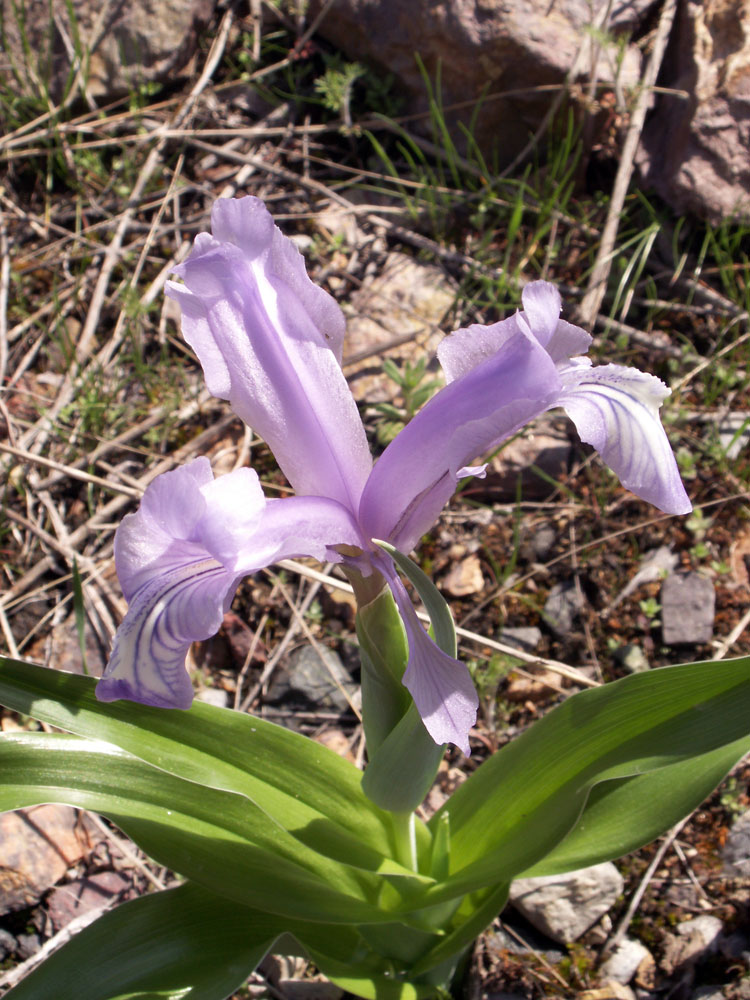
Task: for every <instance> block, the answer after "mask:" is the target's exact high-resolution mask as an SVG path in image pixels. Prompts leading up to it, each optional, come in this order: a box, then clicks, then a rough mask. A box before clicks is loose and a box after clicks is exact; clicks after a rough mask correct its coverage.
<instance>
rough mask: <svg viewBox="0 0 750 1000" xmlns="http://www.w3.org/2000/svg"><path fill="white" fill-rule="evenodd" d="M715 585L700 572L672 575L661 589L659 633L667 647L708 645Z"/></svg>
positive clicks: (712, 619) (711, 632)
mask: <svg viewBox="0 0 750 1000" xmlns="http://www.w3.org/2000/svg"><path fill="white" fill-rule="evenodd" d="M714 605H715V595H714V585H713V583H712V581H711V580H709V579H708V578H707V577H705V576H701V575H700V574H699V573H672V574H670V575H669V576H668V577H667V578H666V580H665V581H664V583H663V584H662V587H661V608H662V612H661V634H662V639H663V640H664V643H665V644H666V645H667V646H684V645H697V644H699V643H706V642H710V641H711V638H712V636H713V628H714Z"/></svg>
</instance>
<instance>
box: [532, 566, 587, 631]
mask: <svg viewBox="0 0 750 1000" xmlns="http://www.w3.org/2000/svg"><path fill="white" fill-rule="evenodd" d="M584 607H585V600H584V598H583V595H582V594H581V592H580V590H579V588H578V587H576V585H575V581H573V580H564V581H562V582H561V583H556V584H555V585H554V587H552V589H551V590H550V592H549V595H548V597H547V600H546V602H545V605H544V610H543V611H542V617H543V618H544V620H545V622H546V623H547V625H549V627H550V628H551V629H552V631H553V632H554V633H555V635H556V636H558V638H564V637H565V636H566V635H567V634H568V633H569V632H571V631H572V629H573V623H574V622H575V621H576V619H577V618H578V617H579V615H580V613H581V611H583V609H584Z"/></svg>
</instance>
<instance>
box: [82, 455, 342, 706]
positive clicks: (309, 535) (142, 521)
mask: <svg viewBox="0 0 750 1000" xmlns="http://www.w3.org/2000/svg"><path fill="white" fill-rule="evenodd" d="M336 545H348V546H357V545H361V535H360V533H359V530H358V528H357V525H356V524H355V523H354V521H353V519H352V517H351V514H350V513H349V512H348V510H347V509H346V508H344V507H342V506H341V504H339V503H337V502H336V501H334V500H330V499H328V498H326V497H289V498H285V499H283V500H271V501H268V502H266V499H265V497H264V496H263V491H262V489H261V486H260V483H259V481H258V477H257V475H256V474H255V473H254V472H253V471H252V470H251V469H237V470H236V471H235V472H231V473H229V474H228V475H226V476H221V477H220V478H219V479H214V478H213V474H212V472H211V467H210V464H209V462H208V459H206V458H199V459H196V460H195V461H194V462H191V463H190V464H189V465H186V466H183V467H182V468H180V469H176V470H174V471H173V472H167V473H165V474H164V475H162V476H159V477H158V478H157V479H155V480H154V482H153V483H151V485H150V486H149V487H148V489H147V490H146V493H145V494H144V497H143V501H142V503H141V506H140V508H139V509H138V511H136V513H134V514H129V515H128V516H127V517H126V518H125V519H124V520H123V522H122V524H121V525H120V527H119V528H118V531H117V535H116V537H115V564H116V566H117V572H118V575H119V577H120V580H121V581H122V583H123V589H124V591H125V593H126V596H127V598H128V603H129V607H128V612H127V614H126V616H125V619H124V621H123V623H122V625H121V626H120V628H119V629H118V630H117V633H116V635H115V638H114V642H113V646H112V655H111V657H110V661H109V663H108V665H107V669H106V670H105V672H104V675H103V677H102V679H101V680H100V681H99V684H98V685H97V691H96V693H97V697H98V698H99V699H100V700H101V701H113V700H116V699H118V698H129V699H130V700H132V701H139V702H142V703H144V704H147V705H157V706H160V707H165V708H189V707H190V704H191V702H192V698H193V691H192V684H191V683H190V678H189V677H188V675H187V672H186V670H185V657H186V656H187V652H188V648H189V646H190V644H191V643H192V642H195V641H197V640H201V639H207V638H209V636H211V635H213V634H214V633H215V632H217V631H218V629H219V627H220V625H221V622H222V619H223V616H224V614H225V612H226V611H227V610H228V608H229V605H230V603H231V601H232V597H233V595H234V592H235V590H236V589H237V584H238V583H239V581H240V580H241V579H242V577H243V576H245V575H246V574H248V573H252V572H255V571H256V570H258V569H261V568H262V567H263V566H267V565H269V564H270V563H271V562H273V561H275V560H276V559H280V558H286V557H288V556H308V555H312V556H316V557H318V558H324V557H329V558H332V559H336V558H339V556H338V554H337V552H336V550H335V549H334V546H336Z"/></svg>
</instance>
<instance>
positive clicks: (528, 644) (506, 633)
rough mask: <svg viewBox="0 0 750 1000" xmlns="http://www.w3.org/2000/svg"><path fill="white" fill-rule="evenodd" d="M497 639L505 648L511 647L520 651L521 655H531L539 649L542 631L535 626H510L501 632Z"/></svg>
mask: <svg viewBox="0 0 750 1000" xmlns="http://www.w3.org/2000/svg"><path fill="white" fill-rule="evenodd" d="M499 639H500V642H504V643H505V645H506V646H513V647H514V649H520V650H521V652H523V653H533V652H534V651H535V650H537V649H538V648H539V644H540V642H541V641H542V630H541V629H539V628H537V627H536V625H528V626H526V625H519V626H518V627H512V626H511V627H510V628H504V629H503V630H502V632H501V633H500V636H499Z"/></svg>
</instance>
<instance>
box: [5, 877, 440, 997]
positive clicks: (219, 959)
mask: <svg viewBox="0 0 750 1000" xmlns="http://www.w3.org/2000/svg"><path fill="white" fill-rule="evenodd" d="M272 947H278V949H279V950H280V951H282V952H283V953H284V954H299V955H305V954H307V955H308V956H309V957H310V958H312V959H313V961H314V962H315V963H316V965H317V966H318V967H319V968H320V969H321V971H323V972H324V973H325V974H326V975H330V976H332V977H334V978H337V980H341V981H342V984H343V983H344V982H345V983H346V986H347V988H349V989H352V990H353V991H354V992H356V993H357V994H358V995H359V996H363V997H371V998H373V1000H375V998H377V1000H427V998H429V997H432V996H434V990H433V989H432V988H428V987H424V986H422V987H420V986H410V985H409V984H408V983H402V982H396V981H393V980H392V979H389V978H388V975H387V972H388V963H387V962H383V961H382V960H381V959H380V958H379V956H376V955H374V954H372V953H370V952H368V951H367V949H366V946H365V945H364V942H363V940H362V938H361V936H360V935H359V933H358V932H357V931H356V929H355V928H353V927H347V926H341V925H340V924H336V925H327V924H322V923H306V922H303V921H299V920H291V919H288V918H283V917H278V916H276V915H274V914H269V913H265V912H263V911H261V910H254V909H252V908H250V907H247V906H242V905H238V904H237V903H235V902H232V901H231V900H228V899H226V898H223V897H220V896H216V895H214V894H212V893H210V892H208V891H207V890H206V889H204V888H203V887H201V886H199V885H196V884H195V883H190V882H188V883H186V884H184V885H182V886H180V887H179V888H176V889H169V890H167V891H165V892H159V893H155V894H153V895H149V896H144V897H142V898H140V899H137V900H133V901H132V902H129V903H125V904H123V905H122V906H119V907H118V908H117V909H116V910H113V911H111V912H110V913H106V914H105V915H104V916H102V917H100V918H99V919H98V920H97V921H95V922H94V923H93V924H91V925H90V926H89V927H87V928H86V929H85V930H83V931H81V932H80V933H79V934H78V935H76V937H75V938H73V939H72V940H71V941H69V942H68V943H67V944H66V945H65V946H64V947H63V948H61V949H60V950H59V951H58V952H56V953H55V954H54V955H53V956H52V957H51V958H49V959H48V960H47V961H46V962H45V963H44V964H43V965H41V966H39V967H38V968H37V969H35V970H34V971H33V972H32V973H31V974H30V975H29V976H27V977H26V978H25V979H24V980H23V981H22V982H21V983H19V984H18V986H16V987H15V988H14V989H13V990H11V992H10V994H9V997H11V998H12V1000H156V998H157V997H158V998H159V1000H225V998H226V997H227V996H229V995H230V994H231V993H233V992H234V991H235V990H236V989H238V987H240V986H241V985H242V983H243V982H244V981H245V980H246V979H247V977H248V975H249V974H250V973H251V972H252V971H253V969H254V968H255V967H256V966H257V964H258V962H259V961H260V960H261V959H262V958H263V956H264V955H265V954H266V953H267V952H268V951H269V950H270V949H271V948H272Z"/></svg>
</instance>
